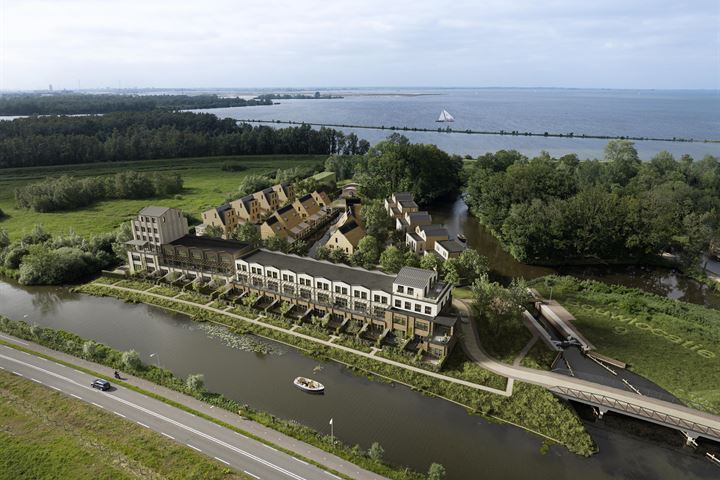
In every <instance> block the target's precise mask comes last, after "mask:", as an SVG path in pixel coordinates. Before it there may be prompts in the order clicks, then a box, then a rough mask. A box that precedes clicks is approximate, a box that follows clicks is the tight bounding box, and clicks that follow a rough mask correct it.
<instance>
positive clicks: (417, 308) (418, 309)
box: [415, 303, 422, 312]
mask: <svg viewBox="0 0 720 480" xmlns="http://www.w3.org/2000/svg"><path fill="white" fill-rule="evenodd" d="M421 308H422V305H420V304H419V303H416V304H415V311H416V312H420V310H421Z"/></svg>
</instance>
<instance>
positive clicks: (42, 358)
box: [37, 357, 50, 362]
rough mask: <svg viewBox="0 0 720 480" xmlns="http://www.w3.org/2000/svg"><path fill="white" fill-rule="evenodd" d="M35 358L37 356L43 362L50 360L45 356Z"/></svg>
mask: <svg viewBox="0 0 720 480" xmlns="http://www.w3.org/2000/svg"><path fill="white" fill-rule="evenodd" d="M37 358H39V359H40V360H42V361H43V362H49V361H50V360H48V359H47V358H45V357H37Z"/></svg>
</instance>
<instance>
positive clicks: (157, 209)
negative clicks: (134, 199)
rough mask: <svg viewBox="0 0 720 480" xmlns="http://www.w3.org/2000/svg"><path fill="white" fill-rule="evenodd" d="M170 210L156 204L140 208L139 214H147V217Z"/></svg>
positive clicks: (156, 215) (157, 215)
mask: <svg viewBox="0 0 720 480" xmlns="http://www.w3.org/2000/svg"><path fill="white" fill-rule="evenodd" d="M168 210H170V207H158V206H156V205H150V206H147V207H145V208H143V209H142V210H140V215H147V216H148V217H159V216H160V215H162V214H164V213H165V212H167V211H168Z"/></svg>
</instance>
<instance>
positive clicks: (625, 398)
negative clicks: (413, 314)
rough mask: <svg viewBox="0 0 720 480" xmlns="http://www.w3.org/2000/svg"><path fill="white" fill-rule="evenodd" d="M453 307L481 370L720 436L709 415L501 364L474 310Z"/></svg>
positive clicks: (459, 304)
mask: <svg viewBox="0 0 720 480" xmlns="http://www.w3.org/2000/svg"><path fill="white" fill-rule="evenodd" d="M453 305H455V307H456V308H458V310H459V311H460V312H462V315H463V317H464V318H463V319H462V320H463V321H461V322H460V331H461V332H462V335H461V343H462V346H463V350H465V352H466V353H467V354H468V356H469V357H470V358H471V359H472V360H474V361H475V362H477V363H478V364H479V365H480V366H481V367H483V368H485V369H487V370H490V371H491V372H493V373H497V374H498V375H503V376H505V377H508V378H510V379H516V380H519V381H522V382H525V383H531V384H534V385H539V386H542V387H545V388H547V389H549V390H551V391H557V389H558V388H569V389H573V390H579V391H582V392H584V393H588V394H594V395H600V396H604V397H608V398H611V399H613V400H616V401H619V402H626V403H629V404H632V405H634V406H637V407H640V408H644V409H650V410H652V411H654V412H657V413H659V414H661V415H670V416H673V417H677V418H680V419H682V420H683V421H687V422H694V423H697V424H699V425H703V426H706V427H710V428H713V429H715V430H716V431H719V432H720V417H718V416H716V415H712V414H710V413H706V412H701V411H699V410H694V409H692V408H688V407H686V406H684V405H677V404H675V403H671V402H666V401H663V400H659V399H655V398H651V397H647V396H642V395H638V394H635V393H632V392H628V391H625V390H621V389H618V388H613V387H609V386H605V385H602V384H599V383H594V382H589V381H587V380H582V379H579V378H575V377H568V376H566V375H562V374H558V373H553V372H547V371H543V370H535V369H532V368H526V367H520V366H514V365H508V364H505V363H501V362H498V361H497V360H494V359H493V358H491V357H490V356H489V355H488V354H487V353H485V351H484V350H483V348H482V345H481V343H480V338H479V335H478V332H477V328H476V326H475V322H473V321H472V317H471V313H470V312H471V309H470V306H469V305H468V303H467V302H466V301H464V300H460V299H454V300H453ZM465 320H467V321H465ZM511 391H512V390H511Z"/></svg>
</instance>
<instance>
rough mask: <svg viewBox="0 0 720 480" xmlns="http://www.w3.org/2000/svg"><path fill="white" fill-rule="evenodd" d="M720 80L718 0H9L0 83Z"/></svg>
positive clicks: (1, 8)
mask: <svg viewBox="0 0 720 480" xmlns="http://www.w3.org/2000/svg"><path fill="white" fill-rule="evenodd" d="M51 83H52V84H53V86H54V87H55V88H56V89H59V88H77V87H78V83H79V84H80V86H81V87H82V88H95V87H118V86H122V87H134V86H138V87H263V86H266V87H283V86H286V87H323V86H326V87H333V86H517V87H523V86H543V87H563V86H564V87H601V88H711V89H718V88H720V0H707V1H706V0H695V1H685V2H682V1H666V0H652V1H650V0H646V1H636V0H595V1H588V0H542V1H541V0H536V1H530V0H468V1H466V0H358V1H344V0H261V1H256V0H192V1H188V0H173V1H165V0H0V89H37V88H47V86H48V84H51Z"/></svg>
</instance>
